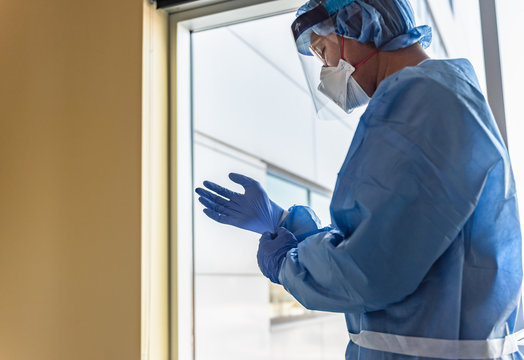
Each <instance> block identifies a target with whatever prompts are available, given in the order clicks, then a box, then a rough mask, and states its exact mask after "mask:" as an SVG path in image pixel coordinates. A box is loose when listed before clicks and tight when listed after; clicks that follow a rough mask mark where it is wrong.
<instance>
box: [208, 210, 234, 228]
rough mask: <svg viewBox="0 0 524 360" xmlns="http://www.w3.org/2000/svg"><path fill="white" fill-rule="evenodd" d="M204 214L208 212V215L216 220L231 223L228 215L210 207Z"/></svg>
mask: <svg viewBox="0 0 524 360" xmlns="http://www.w3.org/2000/svg"><path fill="white" fill-rule="evenodd" d="M204 214H206V215H207V216H209V217H210V218H211V219H213V220H215V221H216V222H219V223H221V224H229V222H228V216H227V215H224V214H219V213H217V212H216V211H214V210H211V209H208V208H205V209H204Z"/></svg>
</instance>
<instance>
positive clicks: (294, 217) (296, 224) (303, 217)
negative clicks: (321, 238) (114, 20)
mask: <svg viewBox="0 0 524 360" xmlns="http://www.w3.org/2000/svg"><path fill="white" fill-rule="evenodd" d="M288 211H289V214H288V215H287V216H286V217H285V219H284V221H282V224H280V226H281V227H283V228H286V229H287V230H289V231H290V232H292V233H293V235H295V237H296V238H297V240H298V241H299V242H300V241H302V240H304V239H305V238H307V237H308V236H311V235H314V234H317V233H319V232H322V231H326V230H329V229H331V228H330V227H324V228H322V225H321V223H320V219H319V218H318V217H317V215H316V214H315V212H314V211H313V210H312V209H311V208H310V207H309V206H301V205H295V206H292V207H291V208H290V209H289V210H288Z"/></svg>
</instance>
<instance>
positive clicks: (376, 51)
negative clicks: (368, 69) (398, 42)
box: [355, 49, 380, 70]
mask: <svg viewBox="0 0 524 360" xmlns="http://www.w3.org/2000/svg"><path fill="white" fill-rule="evenodd" d="M379 50H380V49H376V50H375V51H373V52H372V53H371V54H369V55H368V56H367V57H366V58H365V59H364V60H362V61H361V62H359V63H358V64H357V65H355V70H357V69H358V68H359V67H360V66H361V65H364V63H365V62H366V61H368V60H369V59H371V57H372V56H373V55H375V54H376V53H378V51H379Z"/></svg>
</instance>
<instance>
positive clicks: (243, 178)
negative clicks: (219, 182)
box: [229, 173, 257, 189]
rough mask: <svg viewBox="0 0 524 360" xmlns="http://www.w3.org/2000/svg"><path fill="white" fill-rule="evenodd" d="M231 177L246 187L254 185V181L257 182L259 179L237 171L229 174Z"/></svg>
mask: <svg viewBox="0 0 524 360" xmlns="http://www.w3.org/2000/svg"><path fill="white" fill-rule="evenodd" d="M229 178H230V179H231V181H233V182H235V183H237V184H240V185H242V186H243V187H244V189H245V188H246V187H247V186H250V185H253V184H254V183H256V182H257V181H256V180H255V179H252V178H250V177H248V176H245V175H242V174H237V173H230V174H229Z"/></svg>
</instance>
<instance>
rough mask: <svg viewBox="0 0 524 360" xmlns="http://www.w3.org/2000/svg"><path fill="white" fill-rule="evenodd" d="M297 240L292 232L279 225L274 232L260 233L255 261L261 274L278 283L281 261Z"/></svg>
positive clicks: (295, 245) (295, 244)
mask: <svg viewBox="0 0 524 360" xmlns="http://www.w3.org/2000/svg"><path fill="white" fill-rule="evenodd" d="M297 245H298V241H297V239H296V238H295V235H293V233H291V232H289V231H288V230H287V229H286V228H283V227H279V228H278V229H277V232H276V234H272V233H270V232H266V233H264V234H262V237H261V238H260V243H259V244H258V253H257V261H258V267H259V268H260V271H262V274H264V275H265V276H266V277H267V278H269V280H271V281H272V282H274V283H275V284H280V281H278V274H279V273H280V267H281V266H282V261H284V258H285V257H286V254H287V252H288V251H289V250H291V249H293V248H296V247H297Z"/></svg>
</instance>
